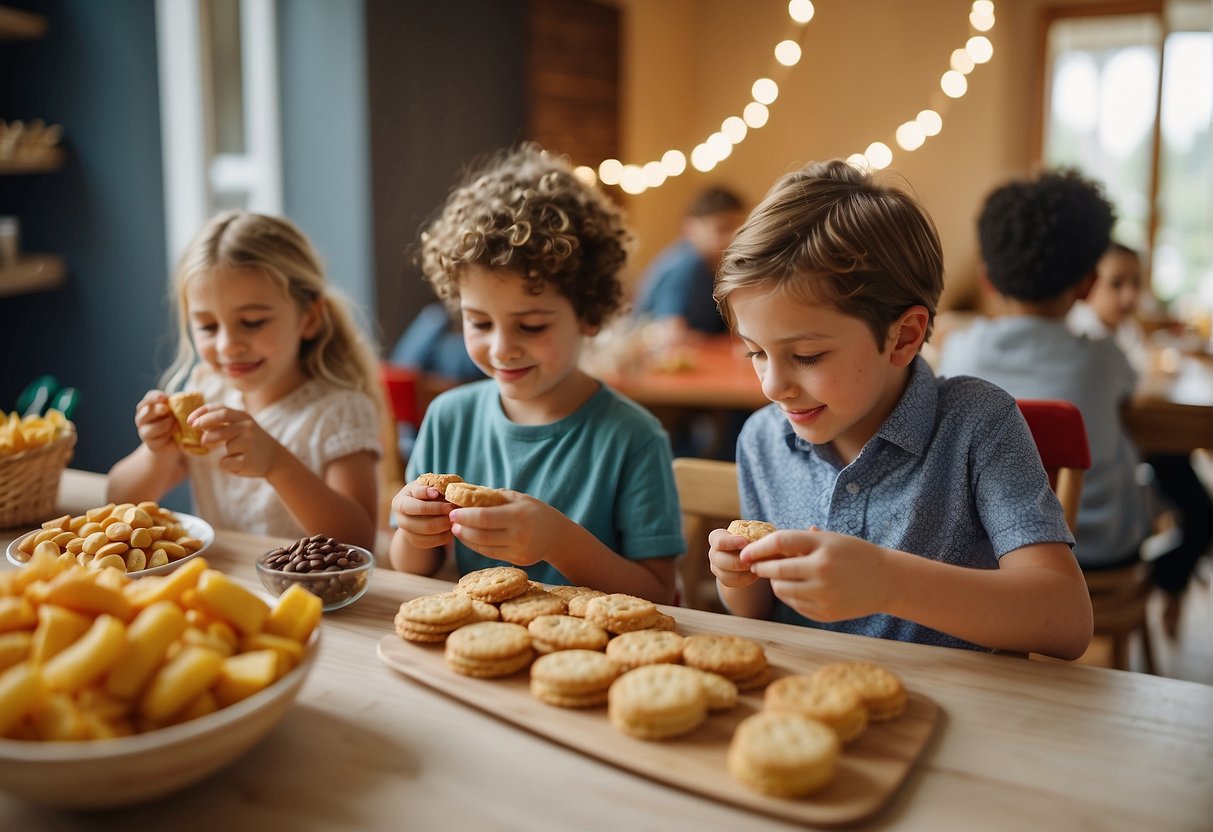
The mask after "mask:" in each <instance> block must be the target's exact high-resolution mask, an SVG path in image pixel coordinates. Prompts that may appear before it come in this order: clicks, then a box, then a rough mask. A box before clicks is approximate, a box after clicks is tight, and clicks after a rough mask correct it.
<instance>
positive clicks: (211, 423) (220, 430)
mask: <svg viewBox="0 0 1213 832" xmlns="http://www.w3.org/2000/svg"><path fill="white" fill-rule="evenodd" d="M189 423H190V424H191V425H193V426H194V427H196V428H198V429H199V430H201V431H203V433H202V444H203V446H204V447H209V446H211V445H220V444H221V445H224V446H225V449H226V450H227V454H226V455H225V456H224V457H223V458H222V459H220V460H219V467H220V468H222V469H223V470H225V471H228V472H230V473H232V474H236V475H238V476H241V477H265V476H266V475H267V474H269V472H270V470H271V469H272V468H273V467H274V463H275V462H276V461H277V460H278V458H279V454H281V453H284V452H285V453H289V451H286V449H285V448H283V447H282V446H281V445H280V444H278V442H277V440H275V439H274V437H272V436H270V435H269V434H268V433H266V432H265V431H264V430H263V429H262V427H261V426H260V425H258V424H257V422H256V421H254V420H253V417H252V416H250V415H248V414H247V413H245V412H244V411H243V410H236V409H235V408H231V407H223V406H222V405H208V404H204V405H203V406H202V407H200V408H198V409H197V410H195V411H194V412H193V413H191V414H190V418H189Z"/></svg>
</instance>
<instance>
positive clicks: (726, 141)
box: [574, 0, 994, 195]
mask: <svg viewBox="0 0 1213 832" xmlns="http://www.w3.org/2000/svg"><path fill="white" fill-rule="evenodd" d="M815 13H816V9H815V8H814V6H813V3H812V2H811V0H789V2H788V17H789V18H790V19H791V21H792V23H793V24H794V26H795V27H803V26H804V25H805V24H806V23H808V22H809V21H811V20H812V19H813V17H814V15H815ZM969 26H970V30H971V31H970V34H971V36H970V37H969V39H968V40H967V41H966V42H965V45H964V47H963V48H961V49H955V50H953V51H952V53H951V56H950V62H949V66H950V68H949V69H948V70H947V71H946V72H944V73H943V75H942V76H941V77H940V82H939V85H940V90H941V91H942V92H943V94H944V95H945V96H947V98H945V99H943V100H941V101H940V102H939V104H937V105H936V106H935V107H934V108H932V109H924V110H921V111H919V113H918V115H917V116H916V117H915V118H913V119H911V120H909V121H906V122H903V123H902V124H901V125H899V126H898V127H897V129H896V131H895V133H894V137H895V140H896V143H897V146H898V147H900V148H901V149H902V150H904V151H907V152H909V151H913V150H917V149H918V148H920V147H922V146H923V144H925V143H926V140H927V139H928V138H930V137H932V136H937V135H939V133H940V131H941V130H942V129H943V116H942V114H941V112H940V110H943V109H944V107H945V106H946V104H947V100H948V99H949V98H951V99H955V98H960V97H961V96H963V95H964V94H965V92H966V91H967V90H968V87H969V82H968V79H967V78H966V77H965V76H967V75H968V74H970V73H971V72H973V70H974V68H975V67H976V66H977V65H978V64H984V63H987V62H988V61H989V60H990V59H991V58H992V57H993V56H994V45H993V44H992V43H991V42H990V39H989V38H988V37H986V36H985V35H984V34H981V33H984V32H988V31H989V30H990V29H992V28H993V27H994V3H992V2H990V0H976V1H975V2H974V3H973V4H972V5H971V7H970V9H969ZM973 32H977V33H978V34H972V33H973ZM793 34H794V35H795V37H787V38H784V39H783V40H781V41H780V42H779V43H778V44H776V46H775V48H774V56H775V61H776V63H777V64H778V66H777V67H775V69H776V70H781V71H784V70H786V68H790V67H793V66H795V65H796V64H797V63H799V62H800V59H801V57H802V56H803V49H802V47H801V45H800V37H801V35H802V32H795V31H794V32H793ZM750 94H751V96H752V100H751V101H749V102H747V103H746V105H745V106H744V107H743V108H742V111H741V115H740V116H737V115H730V116H728V117H727V118H725V119H724V121H722V122H721V125H720V130H719V131H717V132H715V133H712V134H711V135H710V136H708V137H707V138H706V139H704V140H703V141H702V142H700V143H699V144H697V145H695V147H694V148H693V149H692V150H691V152H690V154H689V158H688V154H684V153H683V152H682V151H681V150H677V149H670V150H667V151H665V152H664V153H663V154H662V155H661V158H660V161H650V162H645V163H643V164H627V165H625V164H624V163H623V162H621V161H620V160H618V159H605V160H603V161H602V162H601V163H600V164H599V165H598V168H597V170H595V169H594V168H590V167H587V166H585V165H582V166H579V167H578V168H577V169H576V170H575V171H574V172H575V173H576V174H577V176H579V177H581V178H583V179H585V180H586V181H593V180H594V179H595V178H597V180H598V181H599V182H601V183H602V184H603V185H617V186H619V188H620V189H622V190H623V191H624V192H625V193H628V194H632V195H636V194H642V193H644V192H645V191H646V190H649V189H651V188H658V187H661V185H663V184H664V183H666V182H668V181H669V180H670V179H672V178H674V177H676V176H681V175H682V174H683V173H685V172H686V170H687V168H688V167H691V168H694V169H695V170H696V171H699V172H700V173H707V172H708V171H711V170H713V169H714V168H715V167H716V166H717V165H718V164H720V163H721V162H723V161H724V160H725V159H727V158H728V157H729V156H730V155H732V153H733V150H734V148H735V147H736V146H737V145H740V144H741V143H742V142H743V141H745V140H746V139H747V138H748V137H749V136H750V134H751V133H752V132H753V131H755V130H758V129H761V128H762V127H764V126H765V125H766V124H767V122H768V121H769V119H770V117H771V111H770V107H771V106H772V105H773V104H774V103H775V101H776V100H777V99H778V98H779V84H778V82H776V80H775V79H774V78H771V77H766V76H764V77H761V78H759V79H758V80H756V81H755V82H754V83H753V84H752V85H751V87H750ZM937 94H938V93H937ZM892 161H893V151H892V149H891V148H890V147H889V146H888V145H887V144H885V143H884V142H880V141H875V142H872V143H871V144H869V145H868V146H867V148H866V149H865V150H864V152H863V153H852V154H851V155H850V156H848V157H847V162H849V163H850V164H852V165H855V166H856V167H860V168H863V169H866V170H880V169H882V168H885V167H888V166H889V165H890V164H891V163H892Z"/></svg>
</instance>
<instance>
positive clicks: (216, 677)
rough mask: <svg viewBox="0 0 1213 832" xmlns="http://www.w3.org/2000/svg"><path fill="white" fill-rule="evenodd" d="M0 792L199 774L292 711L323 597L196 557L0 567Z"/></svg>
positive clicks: (130, 789)
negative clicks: (267, 583)
mask: <svg viewBox="0 0 1213 832" xmlns="http://www.w3.org/2000/svg"><path fill="white" fill-rule="evenodd" d="M0 610H2V611H4V613H5V615H6V621H7V623H8V624H9V625H12V626H11V627H9V629H8V630H7V631H6V632H4V633H3V635H0V791H2V792H8V793H10V794H11V795H13V796H14V797H19V798H22V799H26V800H29V801H32V802H35V803H40V804H45V805H52V806H59V807H64V808H78V809H98V808H105V807H111V806H122V805H129V804H133V803H139V802H141V801H145V800H150V799H152V798H155V797H158V796H161V795H165V794H168V793H170V792H173V791H176V790H179V789H181V788H184V787H186V786H188V785H190V784H192V783H195V782H197V781H199V780H201V779H203V778H204V777H206V776H208V775H210V774H212V773H213V772H215V771H217V770H218V769H220V768H222V767H223V766H226V765H228V764H229V763H231V762H233V761H234V760H236V759H237V758H239V757H240V756H241V755H242V754H243V753H244V752H245V751H247V750H248V749H249V748H251V747H252V746H253V745H254V744H256V743H257V742H258V741H260V740H261V739H262V738H264V737H265V736H266V735H267V734H268V733H269V732H270V731H271V730H272V729H273V727H274V726H275V725H276V724H277V723H278V721H279V720H280V719H281V718H282V717H283V716H284V715H285V714H286V712H287V710H288V709H289V708H290V706H291V704H292V703H293V702H294V700H295V697H296V695H297V694H298V692H299V689H300V688H301V687H302V685H303V683H304V680H305V679H306V677H307V674H308V672H309V671H310V669H311V667H312V665H313V663H314V661H315V658H316V654H317V652H318V651H319V639H320V630H319V626H318V625H319V621H320V616H321V603H320V600H319V599H318V598H316V597H315V596H313V595H311V594H310V593H308V592H306V591H305V590H303V589H302V588H298V589H297V590H296V591H294V592H287V593H283V595H282V596H281V597H279V598H277V599H274V598H271V597H269V596H268V595H265V594H264V593H262V592H259V591H254V590H251V589H248V588H246V587H244V586H242V585H241V584H240V583H238V582H237V581H235V580H233V579H232V578H230V577H229V576H228V575H225V574H224V573H222V572H220V571H218V570H214V569H210V568H209V567H208V564H207V563H206V561H205V560H204V559H203V558H196V559H194V560H191V561H190V562H189V563H186V564H183V565H182V566H181V567H180V568H179V569H177V570H176V571H174V572H171V573H169V574H166V575H153V576H149V577H145V578H139V579H137V580H131V579H130V578H128V577H127V576H126V575H125V574H124V573H122V572H120V571H119V570H117V569H111V568H106V569H100V570H92V569H87V568H86V567H83V566H79V565H77V564H74V563H69V562H66V561H64V560H60V559H58V558H53V557H50V556H46V555H44V554H41V553H40V554H36V555H35V556H34V557H33V558H32V559H31V560H30V562H29V563H27V564H26V565H25V566H24V567H23V568H22V569H19V570H11V571H6V572H0Z"/></svg>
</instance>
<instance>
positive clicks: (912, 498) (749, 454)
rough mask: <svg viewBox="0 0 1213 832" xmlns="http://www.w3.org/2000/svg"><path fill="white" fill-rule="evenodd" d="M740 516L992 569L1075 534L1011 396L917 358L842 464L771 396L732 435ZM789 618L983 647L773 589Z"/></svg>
mask: <svg viewBox="0 0 1213 832" xmlns="http://www.w3.org/2000/svg"><path fill="white" fill-rule="evenodd" d="M737 464H738V476H739V479H740V489H741V511H742V516H743V517H745V518H746V519H751V520H766V521H767V522H769V523H773V524H774V525H775V526H776V527H777V528H781V529H806V528H808V527H809V526H812V525H816V526H818V527H820V528H822V529H825V530H827V531H831V532H838V533H840V534H849V535H853V536H855V537H859V538H863V539H864V540H868V541H871V542H872V543H877V544H879V545H881V546H886V547H888V548H890V549H898V550H901V551H904V552H912V553H914V554H917V555H921V556H923V557H926V558H931V559H932V560H938V561H941V562H943V563H951V564H956V565H958V566H968V567H972V568H974V569H997V568H998V559H999V558H1000V557H1002V556H1003V555H1004V554H1006V553H1007V552H1011V551H1014V550H1015V549H1019V548H1021V547H1023V546H1028V545H1031V544H1035V543H1058V542H1064V543H1068V544H1070V545H1073V543H1074V538H1073V537H1072V536H1071V535H1070V531H1069V529H1068V528H1067V526H1066V520H1065V515H1064V513H1063V512H1062V508H1061V504H1060V503H1059V502H1058V501H1057V497H1056V496H1055V495H1054V493H1053V491H1052V489H1051V488H1050V487H1049V480H1048V477H1047V476H1046V474H1045V471H1044V468H1043V466H1042V465H1041V462H1040V457H1039V455H1038V454H1037V452H1036V445H1035V444H1034V443H1033V441H1032V434H1031V433H1030V432H1029V431H1028V426H1027V423H1026V422H1024V419H1023V416H1022V415H1021V414H1020V412H1019V408H1018V407H1016V406H1015V400H1014V399H1013V398H1011V396H1010V395H1008V394H1007V393H1005V392H1004V391H1003V390H1001V389H1000V388H998V387H995V386H994V385H993V384H990V383H988V382H985V381H981V380H980V379H975V378H946V379H945V378H936V377H935V375H934V373H932V371H931V368H930V367H929V366H928V365H927V363H926V361H924V360H923V359H922V358H921V357H919V358H916V359H915V360H914V363H913V365H912V366H911V373H910V382H909V385H908V386H907V387H906V391H905V393H904V394H903V395H902V397H901V400H900V401H899V402H898V403H897V406H896V407H895V408H893V412H892V413H891V414H889V417H888V419H886V420H885V422H884V424H882V425H881V426H880V429H879V430H878V431H877V432H876V435H875V436H873V437H872V438H871V439H870V440H868V443H867V444H866V445H864V447H863V450H862V451H860V453H859V456H857V457H856V458H855V460H854V461H853V462H851V464H850V465H847V466H845V467H844V466H841V464H840V462H839V460H838V458H837V457H836V456H835V454H834V453H833V451H832V449H831V448H830V446H828V445H814V444H812V443H810V442H806V441H805V440H803V439H801V438H800V437H798V436H796V434H795V432H793V430H792V426H791V425H790V424H789V423H788V421H787V419H786V418H785V417H784V415H783V413H782V411H780V409H779V408H778V407H777V406H776V405H770V406H768V407H765V408H763V409H762V410H759V411H758V412H757V413H755V414H754V415H753V416H751V417H750V418H749V420H748V421H747V422H746V424H745V427H744V428H743V429H742V431H741V437H740V439H739V440H738V443H737ZM772 617H773V618H774V620H776V621H782V622H784V623H788V624H800V625H803V626H809V627H817V628H819V629H823V630H834V631H837V632H843V633H857V634H860V635H865V636H873V637H877V638H889V639H897V640H898V641H915V642H921V643H924V644H937V645H943V646H946V647H964V648H968V649H973V650H980V649H984V648H982V647H980V646H978V645H976V644H973V643H971V642H969V641H965V640H963V639H960V638H956V637H955V636H951V635H948V634H947V633H943V632H940V631H938V630H934V629H931V628H929V627H924V626H922V625H919V624H916V623H914V622H913V621H908V620H906V619H902V618H897V617H895V616H891V615H883V614H879V615H870V616H867V617H864V618H855V619H850V620H847V621H835V622H830V623H823V622H818V621H813V620H810V619H808V618H805V617H804V616H802V615H800V614H799V613H797V612H796V611H795V610H793V609H792V608H791V607H789V606H787V605H786V604H784V603H782V602H781V601H780V600H779V599H778V598H776V599H775V610H774V614H773V616H772Z"/></svg>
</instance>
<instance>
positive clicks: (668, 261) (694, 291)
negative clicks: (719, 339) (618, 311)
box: [633, 186, 745, 335]
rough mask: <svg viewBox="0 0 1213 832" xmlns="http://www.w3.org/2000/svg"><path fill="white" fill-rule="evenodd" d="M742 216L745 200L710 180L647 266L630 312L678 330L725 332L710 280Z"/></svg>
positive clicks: (712, 278)
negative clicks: (676, 233) (674, 236)
mask: <svg viewBox="0 0 1213 832" xmlns="http://www.w3.org/2000/svg"><path fill="white" fill-rule="evenodd" d="M743 220H745V206H744V205H743V203H742V201H741V198H740V197H738V196H737V194H735V193H733V192H732V191H730V190H728V189H727V188H722V187H719V186H713V187H710V188H708V189H706V190H704V191H703V192H702V193H700V194H699V195H698V196H697V197H695V199H694V200H692V201H691V204H690V205H689V206H688V207H687V214H686V218H685V219H684V220H683V222H682V236H681V237H680V238H679V240H678V241H677V242H675V243H673V244H672V245H671V246H669V247H668V248H666V249H665V250H664V251H663V252H661V254H659V255H658V256H657V258H656V259H655V260H654V261H653V263H652V264H651V265H650V266H649V269H648V271H647V273H646V275H645V279H644V282H643V283H642V284H641V288H640V292H639V294H638V295H637V299H636V305H635V307H634V308H633V315H635V316H636V317H638V318H651V319H652V320H656V321H662V322H663V323H667V324H668V325H670V326H671V327H672V328H674V329H677V330H682V329H685V330H691V331H693V332H702V333H705V334H708V335H719V334H721V333H724V332H727V331H728V330H727V327H726V326H725V323H724V319H723V318H721V317H720V313H719V312H718V311H716V301H714V300H713V299H712V281H713V280H714V279H715V277H716V267H717V266H719V265H720V255H721V254H722V253H723V252H724V250H725V249H726V248H727V247H728V245H729V243H730V242H731V241H732V239H733V234H734V233H736V231H737V229H738V228H739V227H740V226H741V223H742V221H743Z"/></svg>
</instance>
